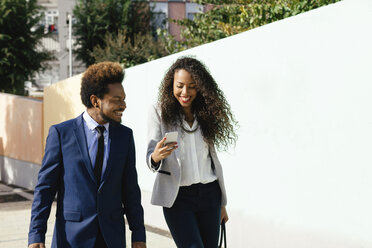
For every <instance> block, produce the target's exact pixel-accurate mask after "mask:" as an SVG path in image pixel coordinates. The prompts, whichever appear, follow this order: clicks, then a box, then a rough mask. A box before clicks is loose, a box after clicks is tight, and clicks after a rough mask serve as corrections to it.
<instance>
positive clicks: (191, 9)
mask: <svg viewBox="0 0 372 248" xmlns="http://www.w3.org/2000/svg"><path fill="white" fill-rule="evenodd" d="M202 12H203V5H200V4H197V3H186V17H187V19H190V20H194V17H195V14H197V13H202Z"/></svg>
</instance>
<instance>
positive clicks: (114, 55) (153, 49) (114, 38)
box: [91, 30, 170, 68]
mask: <svg viewBox="0 0 372 248" xmlns="http://www.w3.org/2000/svg"><path fill="white" fill-rule="evenodd" d="M104 43H105V45H104V47H101V46H96V47H94V49H93V52H92V53H91V55H92V57H93V58H94V60H95V62H102V61H115V62H119V63H122V64H123V65H124V67H126V68H127V67H131V66H134V65H138V64H142V63H145V62H148V61H151V60H154V59H157V58H160V57H163V56H166V55H169V54H170V53H169V52H168V51H167V50H166V49H165V46H164V44H163V43H161V41H155V40H154V38H153V37H152V35H150V33H147V34H135V35H134V37H133V38H129V37H128V34H127V32H126V31H125V30H120V31H119V32H118V34H117V35H115V34H112V33H108V34H106V36H105V39H104Z"/></svg>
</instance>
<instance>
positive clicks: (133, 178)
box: [28, 62, 146, 248]
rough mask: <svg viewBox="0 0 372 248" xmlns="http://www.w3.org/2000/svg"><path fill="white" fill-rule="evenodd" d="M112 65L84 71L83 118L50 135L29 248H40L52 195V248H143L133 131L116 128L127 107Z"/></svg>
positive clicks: (118, 73)
mask: <svg viewBox="0 0 372 248" xmlns="http://www.w3.org/2000/svg"><path fill="white" fill-rule="evenodd" d="M123 78H124V72H123V69H122V68H121V66H120V65H119V64H118V63H112V62H103V63H99V64H95V65H92V66H90V67H89V68H88V69H87V71H86V72H85V73H84V75H83V78H82V84H81V92H80V94H81V99H82V102H83V104H84V105H85V106H86V107H87V109H86V111H85V112H84V113H83V114H82V115H80V116H78V117H77V118H75V119H72V120H68V121H65V122H62V123H60V124H57V125H54V126H52V127H51V128H50V129H49V135H48V138H47V141H46V146H45V155H44V158H43V162H42V166H41V169H40V172H39V177H38V183H37V186H36V187H35V193H34V202H33V204H32V212H31V223H30V231H29V238H28V243H29V248H30V247H32V248H35V247H36V248H37V247H45V245H44V243H45V233H46V229H47V220H48V217H49V214H50V209H51V205H52V202H53V200H54V198H55V195H56V193H57V212H56V222H55V228H54V233H53V240H52V247H58V248H69V247H71V248H78V247H81V248H107V247H108V248H118V247H126V244H125V226H124V225H125V223H124V216H123V215H124V214H125V215H126V218H127V220H128V223H129V228H130V230H131V231H132V247H133V248H145V247H146V244H145V240H146V235H145V227H144V220H143V208H142V206H141V193H140V189H139V186H138V183H137V172H136V168H135V149H134V140H133V133H132V130H131V129H129V128H128V127H125V126H123V125H121V124H120V121H121V117H122V114H123V112H124V110H125V108H126V103H125V92H124V89H123V86H122V84H121V83H122V81H123Z"/></svg>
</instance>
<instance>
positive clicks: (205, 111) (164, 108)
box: [158, 57, 237, 149]
mask: <svg viewBox="0 0 372 248" xmlns="http://www.w3.org/2000/svg"><path fill="white" fill-rule="evenodd" d="M181 69H184V70H186V71H187V72H189V73H190V74H191V77H192V79H193V81H194V82H195V84H196V89H197V95H196V98H195V99H194V101H193V102H192V111H193V113H194V114H195V115H196V119H197V120H198V123H199V125H200V128H201V131H202V134H203V137H204V139H205V140H206V142H208V143H213V144H215V145H216V146H217V147H218V148H222V149H226V148H227V147H228V145H229V144H234V145H235V143H236V139H237V135H236V134H235V130H234V126H235V125H237V122H236V120H235V119H234V116H233V114H232V112H231V110H230V105H229V104H228V103H227V101H226V99H225V96H224V94H223V92H222V91H221V90H220V89H219V88H218V85H217V83H216V82H215V80H214V79H213V77H212V75H211V74H210V73H209V72H208V70H207V69H206V67H205V66H204V65H203V64H202V63H201V62H200V61H198V60H197V59H194V58H192V57H181V58H179V59H178V60H177V61H176V62H175V63H174V64H173V65H172V66H171V67H170V68H169V70H168V71H167V73H166V74H165V76H164V79H163V81H162V83H161V85H160V90H159V97H158V104H159V106H160V109H161V118H162V121H163V122H164V123H165V124H166V125H168V126H174V125H181V123H182V114H183V110H182V107H181V105H180V103H179V102H178V101H177V99H176V98H175V97H174V95H173V81H174V74H175V73H176V72H177V71H178V70H181Z"/></svg>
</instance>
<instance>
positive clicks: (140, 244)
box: [132, 242, 146, 248]
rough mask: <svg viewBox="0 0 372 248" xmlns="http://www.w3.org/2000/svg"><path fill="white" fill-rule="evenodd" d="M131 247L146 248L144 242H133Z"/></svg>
mask: <svg viewBox="0 0 372 248" xmlns="http://www.w3.org/2000/svg"><path fill="white" fill-rule="evenodd" d="M132 248H146V243H145V242H133V243H132Z"/></svg>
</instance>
